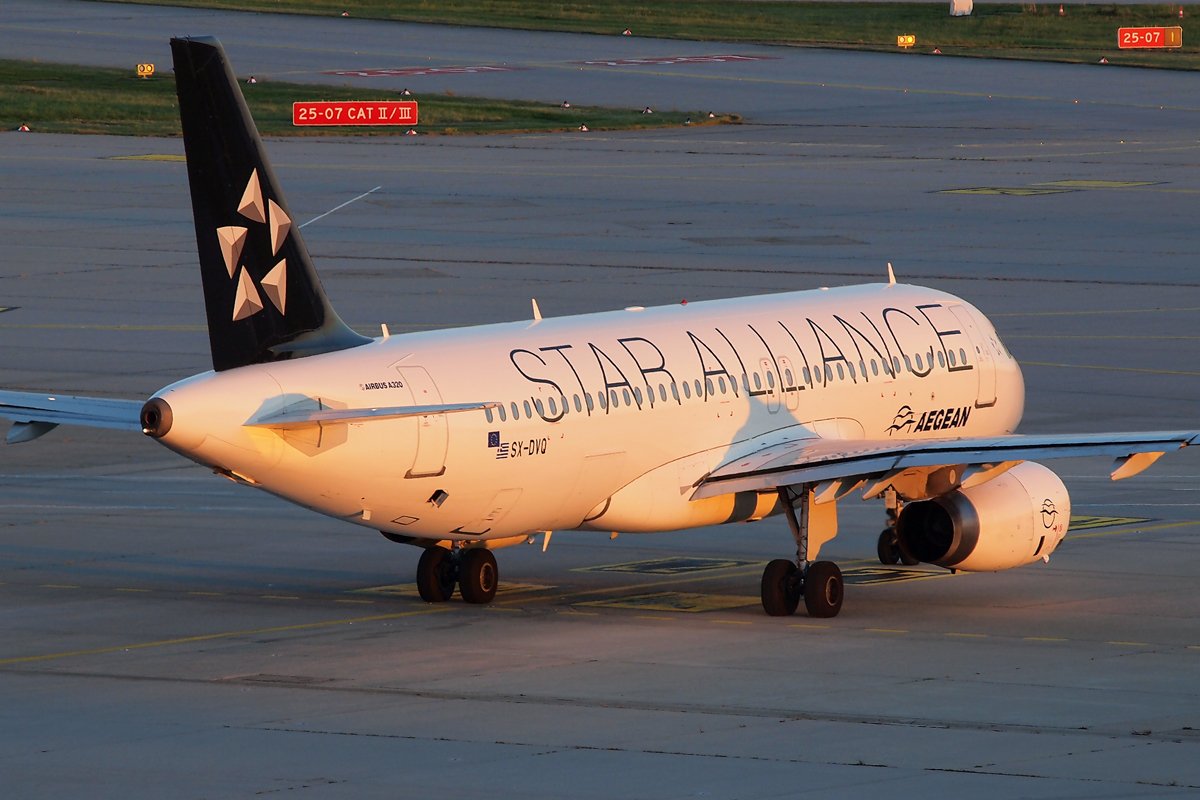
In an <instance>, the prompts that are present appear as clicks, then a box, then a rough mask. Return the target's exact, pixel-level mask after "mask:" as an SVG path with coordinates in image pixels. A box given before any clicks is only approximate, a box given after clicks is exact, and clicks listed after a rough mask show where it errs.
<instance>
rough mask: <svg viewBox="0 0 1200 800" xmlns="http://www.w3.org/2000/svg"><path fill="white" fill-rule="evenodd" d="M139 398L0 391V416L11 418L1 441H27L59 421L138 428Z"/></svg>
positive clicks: (120, 428)
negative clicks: (10, 423)
mask: <svg viewBox="0 0 1200 800" xmlns="http://www.w3.org/2000/svg"><path fill="white" fill-rule="evenodd" d="M141 409H142V401H141V400H117V399H113V398H111V397H75V396H69V395H61V394H35V393H33V392H9V391H0V418H3V419H8V420H12V423H13V426H12V427H11V428H10V429H9V431H8V435H7V436H6V437H5V441H7V442H8V443H9V444H16V443H18V442H29V441H33V440H34V439H36V438H38V437H39V436H42V435H44V434H47V433H49V432H50V431H52V430H54V429H55V428H56V427H58V426H59V425H85V426H87V427H90V428H110V429H113V430H119V431H140V430H141V429H142V424H141V422H140V421H139V419H138V415H139V414H140V412H141Z"/></svg>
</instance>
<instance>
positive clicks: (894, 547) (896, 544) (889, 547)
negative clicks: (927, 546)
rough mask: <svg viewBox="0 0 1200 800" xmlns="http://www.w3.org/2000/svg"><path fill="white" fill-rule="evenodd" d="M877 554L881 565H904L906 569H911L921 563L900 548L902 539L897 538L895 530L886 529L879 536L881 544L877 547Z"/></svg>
mask: <svg viewBox="0 0 1200 800" xmlns="http://www.w3.org/2000/svg"><path fill="white" fill-rule="evenodd" d="M875 552H876V554H877V555H878V556H879V563H880V564H886V565H888V566H891V565H892V564H903V565H904V566H906V567H911V566H914V565H916V564H920V563H921V562H920V561H919V560H917V559H915V558H913V557H912V556H911V555H909V554H908V553H906V552H905V551H904V548H903V547H901V546H900V539H899V537H897V536H896V529H895V528H884V529H883V531H882V532H881V533H880V534H879V544H878V545H876V547H875Z"/></svg>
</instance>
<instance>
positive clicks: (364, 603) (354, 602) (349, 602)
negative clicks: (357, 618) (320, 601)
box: [333, 597, 375, 606]
mask: <svg viewBox="0 0 1200 800" xmlns="http://www.w3.org/2000/svg"><path fill="white" fill-rule="evenodd" d="M333 602H335V603H346V604H347V605H359V606H373V605H375V601H374V600H351V599H349V598H344V597H342V598H338V599H337V600H334V601H333Z"/></svg>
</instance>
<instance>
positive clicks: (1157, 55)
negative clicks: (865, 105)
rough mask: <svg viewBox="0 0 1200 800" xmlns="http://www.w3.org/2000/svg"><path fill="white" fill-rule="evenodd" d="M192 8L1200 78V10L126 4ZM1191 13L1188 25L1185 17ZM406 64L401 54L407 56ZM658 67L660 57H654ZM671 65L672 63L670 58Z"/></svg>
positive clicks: (445, 1) (438, 2)
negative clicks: (1164, 40) (908, 45)
mask: <svg viewBox="0 0 1200 800" xmlns="http://www.w3.org/2000/svg"><path fill="white" fill-rule="evenodd" d="M119 1H120V2H141V3H154V4H157V5H175V6H191V7H196V8H214V9H218V8H219V9H232V10H249V11H274V12H288V13H295V14H315V15H324V16H340V15H342V14H343V12H345V13H348V14H349V15H350V16H351V17H353V18H365V19H383V20H397V21H406V22H436V23H446V24H453V25H474V26H484V27H495V28H518V29H525V30H547V31H571V32H577V33H600V34H612V35H618V34H620V33H621V32H622V31H624V30H625V29H629V30H631V31H632V32H633V34H634V35H635V36H654V37H664V38H672V39H692V40H701V41H724V42H756V43H767V44H788V45H816V46H826V47H839V48H852V49H863V50H892V51H894V50H896V36H897V35H899V34H910V33H911V34H915V35H916V37H917V47H916V48H915V50H916V51H920V52H925V53H928V52H930V51H931V50H932V49H933V48H935V47H937V48H940V49H941V51H942V53H944V54H946V55H959V56H984V57H994V58H1018V59H1029V60H1038V61H1068V62H1084V63H1089V62H1096V61H1098V60H1099V59H1100V58H1102V57H1103V58H1107V59H1108V60H1109V62H1110V63H1112V64H1117V65H1126V66H1144V67H1164V68H1172V69H1200V36H1197V35H1191V36H1189V35H1187V31H1186V22H1187V20H1188V19H1191V18H1192V17H1193V16H1194V15H1196V14H1200V6H1194V5H1187V6H1180V5H1177V4H1163V5H1075V4H1071V5H1067V6H1065V7H1064V15H1063V16H1059V13H1058V9H1059V4H1058V3H1022V4H996V5H993V4H984V5H976V6H975V9H974V13H973V14H972V15H971V16H968V17H951V16H949V13H948V12H949V2H930V3H857V2H856V3H836V2H774V1H773V2H759V1H757V0H737V1H735V0H640V1H635V0H602V1H600V2H590V3H589V2H549V1H548V0H119ZM1180 8H1184V9H1185V18H1184V20H1180V19H1179V16H1178V14H1179V9H1180ZM1173 25H1181V26H1183V27H1185V35H1184V46H1183V47H1182V48H1180V49H1178V50H1171V51H1153V50H1119V49H1118V48H1117V28H1118V27H1140V26H1173ZM401 55H402V54H401ZM654 55H664V54H661V53H656V54H654ZM667 55H669V54H667Z"/></svg>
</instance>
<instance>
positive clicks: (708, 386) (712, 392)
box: [704, 378, 717, 395]
mask: <svg viewBox="0 0 1200 800" xmlns="http://www.w3.org/2000/svg"><path fill="white" fill-rule="evenodd" d="M704 388H705V389H708V393H709V395H715V394H716V393H717V388H716V387H715V386H713V381H712V378H705V379H704Z"/></svg>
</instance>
